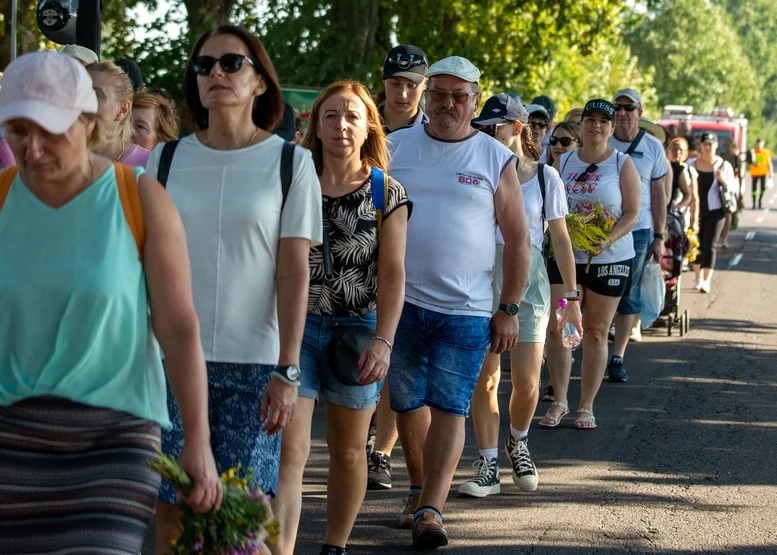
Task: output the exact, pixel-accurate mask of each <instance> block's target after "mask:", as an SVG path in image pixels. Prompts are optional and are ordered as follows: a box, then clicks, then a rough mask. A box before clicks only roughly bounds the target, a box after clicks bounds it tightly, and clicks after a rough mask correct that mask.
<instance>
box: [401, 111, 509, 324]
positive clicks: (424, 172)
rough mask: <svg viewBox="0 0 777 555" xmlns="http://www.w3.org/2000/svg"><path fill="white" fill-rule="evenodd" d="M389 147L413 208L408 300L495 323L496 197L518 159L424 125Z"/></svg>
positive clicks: (484, 140) (488, 143) (492, 144)
mask: <svg viewBox="0 0 777 555" xmlns="http://www.w3.org/2000/svg"><path fill="white" fill-rule="evenodd" d="M389 147H390V148H391V151H392V156H391V162H390V164H389V171H390V173H391V175H392V176H393V177H394V178H396V179H397V180H398V181H399V182H400V183H402V184H403V185H404V186H405V189H406V190H407V196H408V198H409V199H410V200H411V201H412V202H413V217H412V218H410V221H409V222H408V228H407V254H406V257H405V272H406V276H407V277H406V282H405V283H406V288H405V289H406V292H405V298H406V299H407V301H408V302H409V303H412V304H414V305H417V306H420V307H422V308H427V309H429V310H433V311H436V312H440V313H442V314H460V315H468V316H485V317H490V316H491V301H492V296H493V293H492V290H491V276H492V274H493V272H494V260H495V257H496V241H494V238H495V236H496V235H495V234H496V211H495V208H494V194H495V193H496V190H497V187H498V186H499V179H500V177H501V175H502V172H503V171H504V169H505V168H506V167H507V165H508V164H514V163H515V155H514V154H513V153H512V151H511V150H510V149H509V148H507V147H506V146H504V145H503V144H501V143H500V142H499V141H497V140H496V139H493V138H492V137H489V136H488V135H486V134H485V133H481V132H479V131H473V133H472V134H471V135H470V136H469V137H467V138H466V139H462V140H460V141H443V140H439V139H435V138H433V137H431V136H430V135H429V134H428V133H427V130H426V126H425V125H418V126H415V127H411V128H409V129H402V130H399V131H396V132H394V133H392V134H391V136H390V137H389Z"/></svg>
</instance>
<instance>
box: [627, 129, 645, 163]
mask: <svg viewBox="0 0 777 555" xmlns="http://www.w3.org/2000/svg"><path fill="white" fill-rule="evenodd" d="M644 136H645V130H644V129H640V130H639V133H637V136H636V137H634V140H633V141H631V144H630V145H629V148H628V150H626V155H627V156H631V155H632V154H633V153H634V151H635V150H637V147H638V146H639V143H640V141H642V137H644Z"/></svg>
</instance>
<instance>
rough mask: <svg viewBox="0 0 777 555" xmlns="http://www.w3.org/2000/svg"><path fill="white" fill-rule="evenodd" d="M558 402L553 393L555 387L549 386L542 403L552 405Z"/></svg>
mask: <svg viewBox="0 0 777 555" xmlns="http://www.w3.org/2000/svg"><path fill="white" fill-rule="evenodd" d="M555 400H556V396H555V392H554V391H553V386H552V385H549V386H547V387H546V388H545V391H543V392H542V398H541V399H540V401H542V402H544V403H552V402H553V401H555Z"/></svg>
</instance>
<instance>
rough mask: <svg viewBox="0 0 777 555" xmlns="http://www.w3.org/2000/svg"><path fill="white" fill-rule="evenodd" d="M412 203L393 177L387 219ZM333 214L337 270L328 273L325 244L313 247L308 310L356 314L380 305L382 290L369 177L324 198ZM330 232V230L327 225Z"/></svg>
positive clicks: (332, 248) (332, 249) (333, 254)
mask: <svg viewBox="0 0 777 555" xmlns="http://www.w3.org/2000/svg"><path fill="white" fill-rule="evenodd" d="M405 205H406V206H407V207H408V217H410V211H411V210H412V203H411V202H410V201H409V200H408V198H407V192H406V191H405V188H404V187H403V186H402V185H401V184H400V183H399V181H397V180H396V179H393V178H391V177H389V193H388V199H387V200H386V206H385V208H384V210H383V222H384V225H385V222H386V220H387V219H388V218H389V217H390V216H391V214H392V213H393V212H394V211H395V210H396V209H397V208H399V207H400V206H405ZM323 209H324V213H325V214H326V217H327V218H328V219H329V248H330V252H331V260H332V275H331V277H330V278H329V279H327V278H326V276H325V275H324V255H323V245H322V246H318V247H312V248H311V249H310V296H309V298H308V313H310V314H317V315H319V316H335V317H354V316H362V315H364V314H367V313H368V312H372V311H373V310H375V308H376V305H377V292H378V230H377V219H376V217H375V214H376V210H375V205H374V204H373V203H372V189H371V186H370V180H369V178H368V179H367V180H366V181H365V182H364V183H363V184H362V186H361V187H359V188H358V189H357V190H355V191H354V192H352V193H349V194H347V195H344V196H342V197H328V196H326V195H324V197H323ZM325 231H326V230H325Z"/></svg>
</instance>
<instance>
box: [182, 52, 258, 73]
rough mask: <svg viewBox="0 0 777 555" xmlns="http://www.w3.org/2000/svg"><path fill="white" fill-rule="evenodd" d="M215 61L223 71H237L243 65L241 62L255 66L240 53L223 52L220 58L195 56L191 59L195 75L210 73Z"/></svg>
mask: <svg viewBox="0 0 777 555" xmlns="http://www.w3.org/2000/svg"><path fill="white" fill-rule="evenodd" d="M216 62H218V64H219V65H220V66H221V69H223V70H224V73H237V72H238V71H240V68H241V67H243V62H246V63H247V64H248V65H250V66H251V67H254V68H255V67H256V65H255V64H254V61H253V60H252V59H251V58H249V57H248V56H244V55H242V54H224V55H223V56H222V57H221V58H214V57H213V56H197V57H196V58H194V59H192V69H193V70H194V73H196V74H197V75H210V72H211V71H213V68H214V66H215V65H216Z"/></svg>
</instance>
